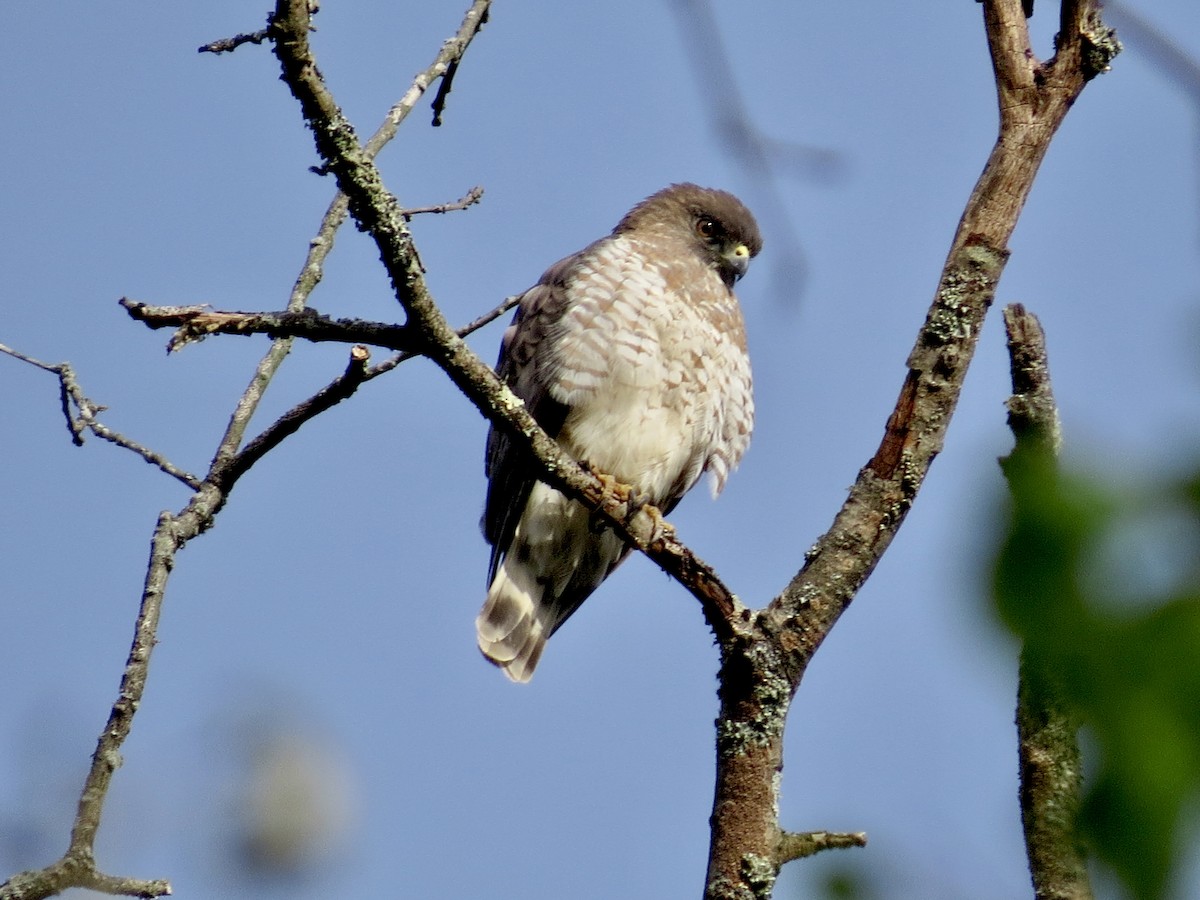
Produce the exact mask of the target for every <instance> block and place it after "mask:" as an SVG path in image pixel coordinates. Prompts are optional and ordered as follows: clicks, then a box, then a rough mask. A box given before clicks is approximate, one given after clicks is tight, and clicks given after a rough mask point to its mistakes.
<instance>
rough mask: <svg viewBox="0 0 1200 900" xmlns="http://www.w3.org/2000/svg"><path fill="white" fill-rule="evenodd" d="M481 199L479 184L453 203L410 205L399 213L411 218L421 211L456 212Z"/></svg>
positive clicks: (481, 189) (481, 190)
mask: <svg viewBox="0 0 1200 900" xmlns="http://www.w3.org/2000/svg"><path fill="white" fill-rule="evenodd" d="M482 199H483V188H481V187H480V186H479V185H476V186H475V187H473V188H471V189H470V190H469V191H467V192H466V194H464V195H463V196H462V197H460V198H459V199H458V200H455V201H454V202H453V203H441V204H438V205H437V206H410V207H408V208H407V209H403V210H401V215H403V216H404V218H406V219H411V218H412V217H413V216H418V215H421V214H423V213H448V212H457V211H458V210H460V209H466V208H467V207H468V206H474V205H475V204H476V203H478V202H479V201H480V200H482Z"/></svg>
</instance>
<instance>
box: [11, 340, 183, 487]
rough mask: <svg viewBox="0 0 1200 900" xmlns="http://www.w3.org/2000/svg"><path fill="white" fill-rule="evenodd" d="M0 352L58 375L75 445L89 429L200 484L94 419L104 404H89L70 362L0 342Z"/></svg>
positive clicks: (163, 467)
mask: <svg viewBox="0 0 1200 900" xmlns="http://www.w3.org/2000/svg"><path fill="white" fill-rule="evenodd" d="M0 353H7V354H8V355H9V356H12V357H14V358H15V359H19V360H21V361H22V362H27V363H29V364H30V365H31V366H36V367H37V368H39V369H41V370H43V371H45V372H50V373H52V374H54V375H57V376H58V384H59V398H60V402H61V404H62V411H63V416H64V417H65V418H66V420H67V430H68V431H70V432H71V442H72V443H74V444H75V446H77V447H82V446H83V434H84V431H85V430H86V431H90V432H92V434H94V435H96V437H99V438H103V439H104V440H106V441H109V442H111V443H113V444H116V445H117V446H118V447H124V448H125V449H126V450H129V451H132V452H133V453H136V454H137V455H138V456H140V457H141V458H142V459H144V460H145V461H146V462H148V463H150V464H151V465H152V466H157V467H158V468H160V469H161V470H162V471H164V472H166V473H167V474H168V475H170V476H171V477H172V478H177V479H179V480H180V481H182V482H183V483H184V484H186V485H187V486H188V487H190V488H192V489H193V490H194V489H195V488H198V487H199V486H200V479H199V478H197V477H196V476H195V475H192V474H191V473H189V472H185V471H184V470H183V469H181V468H179V467H178V466H176V465H175V464H174V463H172V462H171V461H170V460H168V459H167V458H166V457H164V456H163V455H162V454H160V453H156V452H155V451H153V450H151V449H150V448H149V447H144V446H142V445H141V444H139V443H138V442H137V441H135V440H133V439H132V438H127V437H125V435H123V434H121V433H120V432H119V431H113V430H112V429H111V428H109V427H108V426H107V425H105V424H104V423H103V422H101V421H99V420H98V419H97V418H96V414H97V413H100V412H104V410H105V409H107V407H105V406H101V405H99V404H98V403H93V402H92V401H91V400H89V399H88V397H87V395H86V394H84V393H83V388H82V387H80V385H79V380H78V379H77V378H76V376H75V370H74V369H73V368H72V367H71V364H70V363H65V362H64V363H46V362H42V361H41V360H38V359H34V358H33V357H32V356H26V355H25V354H24V353H21V352H19V351H17V350H14V349H13V348H12V347H8V346H5V345H4V344H0ZM72 409H74V410H76V411H77V413H78V415H73V414H72Z"/></svg>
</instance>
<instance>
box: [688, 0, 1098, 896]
mask: <svg viewBox="0 0 1200 900" xmlns="http://www.w3.org/2000/svg"><path fill="white" fill-rule="evenodd" d="M1063 10H1064V12H1063V15H1064V20H1065V21H1067V22H1068V23H1069V27H1064V29H1063V33H1062V34H1060V36H1059V39H1058V43H1057V54H1056V55H1055V57H1054V59H1052V60H1051V61H1050V62H1049V63H1048V64H1046V65H1042V64H1040V63H1039V62H1038V60H1037V58H1036V57H1035V56H1034V55H1033V53H1032V50H1031V48H1030V46H1029V33H1028V29H1027V28H1026V24H1025V16H1024V13H1023V11H1022V8H1021V4H1020V2H1019V0H986V2H985V4H984V23H985V28H986V31H987V37H988V46H989V48H990V51H991V56H992V63H993V68H994V71H995V76H996V91H997V97H998V100H999V107H1000V131H999V136H998V137H997V140H996V144H995V147H994V148H993V150H992V153H991V156H990V157H989V159H988V162H987V165H986V167H985V168H984V171H983V173H982V175H981V176H980V178H979V181H978V183H977V184H976V186H975V189H974V191H973V192H972V194H971V197H970V199H969V200H968V202H967V205H966V208H965V209H964V212H963V215H962V219H961V220H960V222H959V226H958V229H957V231H956V233H955V235H954V239H953V241H952V243H951V246H950V252H949V254H948V256H947V260H946V263H945V266H944V268H943V271H942V275H941V278H940V280H939V284H938V289H937V291H936V293H935V294H934V299H933V304H932V306H931V307H930V309H929V312H928V314H927V316H926V319H925V324H924V325H923V326H922V328H921V329H920V331H919V332H918V335H917V340H916V343H915V345H914V347H913V350H912V353H911V354H910V355H909V358H908V370H909V371H908V374H907V376H906V378H905V380H904V384H903V386H902V387H901V390H900V396H899V399H898V400H897V402H896V406H895V409H894V410H893V411H892V413H891V415H890V416H889V418H888V421H887V424H886V426H885V428H884V435H883V439H882V441H881V442H880V445H879V448H878V450H877V451H876V452H875V455H874V456H873V457H872V458H871V459H870V460H869V461H868V462H867V464H866V465H865V466H864V467H863V469H862V470H861V472H860V473H859V476H858V479H857V480H856V482H855V484H854V486H853V487H852V488H851V490H850V495H849V497H848V498H847V500H846V502H845V504H844V505H843V506H842V508H841V510H840V511H839V512H838V514H837V515H836V517H835V518H834V521H833V525H832V527H831V528H830V529H829V530H828V531H827V532H826V533H825V534H824V535H823V536H822V537H821V538H819V539H818V540H817V542H816V543H815V544H814V545H813V547H812V549H811V550H809V552H808V553H807V554H806V557H805V564H804V566H803V568H801V570H800V571H799V572H798V573H797V574H796V576H795V577H794V578H793V579H792V581H791V582H790V583H789V584H788V586H787V588H786V589H785V590H784V591H783V593H781V594H780V595H779V596H778V597H776V598H775V599H774V600H773V601H772V602H771V604H770V605H769V606H768V607H767V608H766V609H765V610H762V611H761V612H759V613H758V614H756V616H755V617H754V620H753V627H752V628H751V629H750V632H751V633H750V635H749V636H747V637H746V638H744V639H740V640H738V641H736V642H727V643H724V644H723V645H722V666H721V691H720V695H721V713H720V718H719V719H718V739H717V789H716V796H715V799H714V805H713V818H712V827H713V839H712V847H711V851H710V857H709V871H708V890H707V895H706V896H707V897H708V898H709V900H719V898H735V897H736V898H741V897H747V896H755V897H758V896H766V895H767V894H768V893H769V888H768V889H766V890H764V889H763V888H762V887H761V884H762V880H761V879H759V881H758V882H757V883H755V882H752V881H751V880H749V879H747V878H746V877H745V876H744V870H745V865H746V861H747V860H748V859H756V860H761V859H770V858H771V854H772V853H773V852H774V848H776V847H777V846H778V845H779V840H780V837H779V835H780V830H779V825H778V821H777V813H776V810H777V808H778V789H777V784H778V779H777V777H776V776H777V773H778V772H779V770H780V769H781V768H782V765H783V730H784V723H785V721H786V716H787V710H788V705H789V703H790V700H791V697H792V696H793V695H794V693H795V691H796V689H797V688H798V687H799V685H800V681H801V679H802V678H803V675H804V671H805V669H806V668H807V666H808V663H809V661H810V660H811V659H812V656H813V654H814V653H815V652H816V650H817V648H818V647H819V646H820V645H821V642H822V641H823V640H824V639H825V637H826V636H827V635H828V634H829V631H830V630H831V629H832V627H833V626H834V624H835V623H836V622H837V620H838V618H839V617H840V616H841V614H842V613H843V612H844V611H845V610H846V608H847V607H848V606H849V605H850V603H851V602H852V601H853V599H854V597H855V596H856V594H857V592H858V590H859V588H860V587H861V586H862V584H863V582H864V581H865V580H866V579H867V578H868V577H869V576H870V574H871V572H872V571H874V569H875V566H876V565H877V564H878V562H879V560H880V558H881V557H882V555H883V553H884V552H885V551H886V550H887V548H888V546H889V545H890V544H891V541H892V539H893V538H894V536H895V534H896V532H897V530H898V529H899V528H900V526H901V525H902V524H903V522H904V519H905V517H906V516H907V514H908V511H909V509H910V508H911V506H912V503H913V501H914V499H915V498H916V494H917V492H918V491H919V489H920V487H921V484H922V483H923V481H924V479H925V476H926V474H927V473H928V471H929V467H930V465H932V463H933V460H934V458H935V457H936V456H937V454H938V453H939V452H940V450H941V448H942V444H943V441H944V439H945V434H946V430H947V428H948V427H949V424H950V420H951V418H952V416H953V414H954V410H955V407H956V405H957V403H958V398H959V395H960V392H961V390H962V385H963V381H964V379H965V377H966V372H967V367H968V365H969V364H970V361H971V358H972V356H973V354H974V351H975V345H976V341H977V340H978V336H979V332H980V328H981V326H982V324H983V320H984V317H985V315H986V313H987V310H988V308H989V306H990V305H991V303H992V300H993V297H994V296H995V291H996V285H997V283H998V281H999V279H1000V275H1001V273H1002V271H1003V269H1004V265H1005V262H1006V261H1007V258H1008V239H1009V237H1010V236H1011V234H1012V232H1013V229H1014V228H1015V226H1016V223H1017V219H1018V217H1019V215H1020V212H1021V209H1022V207H1023V206H1024V203H1025V200H1026V198H1027V197H1028V195H1029V191H1030V189H1031V188H1032V186H1033V181H1034V177H1035V176H1036V174H1037V171H1038V167H1039V166H1040V164H1041V161H1042V159H1043V158H1044V156H1045V154H1046V150H1047V148H1048V147H1049V145H1050V141H1051V139H1052V138H1053V136H1054V134H1055V132H1056V131H1057V129H1058V127H1059V125H1060V124H1061V123H1062V120H1063V118H1064V117H1065V115H1066V113H1067V111H1068V110H1069V109H1070V107H1071V105H1072V104H1073V103H1074V102H1075V100H1076V98H1077V97H1078V96H1079V94H1080V92H1081V91H1082V90H1083V87H1084V85H1086V83H1087V82H1088V81H1089V80H1090V79H1091V78H1093V77H1094V76H1095V75H1096V74H1097V73H1098V72H1101V71H1104V69H1105V68H1106V67H1107V62H1108V60H1111V58H1112V54H1115V53H1116V52H1117V50H1118V49H1119V45H1118V44H1117V43H1116V41H1115V39H1114V37H1113V35H1112V33H1111V31H1109V30H1108V29H1105V28H1104V27H1103V24H1102V23H1101V22H1100V20H1099V14H1098V12H1097V9H1096V4H1095V2H1091V0H1078V2H1072V0H1067V2H1065V3H1064V7H1063ZM1105 54H1107V58H1105ZM1101 62H1103V64H1102V65H1100V64H1099V63H1101ZM777 870H778V869H777V868H776V870H775V871H777ZM771 882H772V883H773V878H772V879H771ZM747 892H749V893H747Z"/></svg>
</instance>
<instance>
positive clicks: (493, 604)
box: [475, 560, 551, 681]
mask: <svg viewBox="0 0 1200 900" xmlns="http://www.w3.org/2000/svg"><path fill="white" fill-rule="evenodd" d="M513 568H514V571H513V572H510V571H509V566H508V560H505V561H504V562H502V563H501V564H500V567H499V568H498V569H497V570H496V577H495V578H493V579H492V585H491V587H489V588H488V595H487V602H485V603H484V604H483V609H482V610H480V612H479V616H478V617H477V618H476V619H475V632H476V635H477V637H478V640H479V649H480V650H481V651H483V655H484V656H486V657H487V658H488V659H489V660H490V661H491V662H493V663H495V664H496V665H497V666H499V667H500V668H501V669H503V670H504V674H505V675H507V676H508V677H509V678H510V679H512V680H513V681H528V680H529V679H530V678H532V677H533V670H534V669H535V668H537V664H538V660H539V659H541V658H542V650H543V649H545V647H546V639H547V638H548V637H549V636H550V630H551V623H549V622H547V621H543V619H544V617H545V615H546V611H545V609H544V608H543V606H542V604H541V603H540V602H539V601H540V599H541V594H542V591H543V590H544V588H543V587H542V585H540V584H538V583H537V579H536V578H534V577H532V576H531V573H530V572H529V570H528V568H526V567H523V566H520V565H517V566H514V567H513Z"/></svg>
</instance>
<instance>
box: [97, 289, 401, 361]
mask: <svg viewBox="0 0 1200 900" xmlns="http://www.w3.org/2000/svg"><path fill="white" fill-rule="evenodd" d="M120 304H121V306H123V307H124V308H125V310H126V311H127V312H128V313H129V316H130V318H132V319H135V320H136V321H138V322H144V323H145V324H146V325H148V326H149V327H151V328H172V327H174V328H177V329H178V330H177V331H176V332H175V334H174V336H173V337H172V338H171V340H170V341H169V342H168V343H167V351H168V352H172V351H175V350H179V349H180V348H182V347H184V346H186V345H187V344H189V343H191V342H193V341H197V340H202V339H203V338H205V337H207V336H208V335H210V334H240V335H252V334H266V335H270V336H271V337H289V338H290V337H301V338H304V339H306V340H309V341H336V342H340V343H346V344H373V345H375V346H376V347H386V348H388V349H389V350H413V349H415V348H416V347H417V346H418V344H417V341H416V336H415V335H414V334H413V332H412V330H411V329H410V328H409V327H408V326H406V325H388V324H386V323H383V322H367V321H364V320H363V319H331V318H329V317H328V316H323V315H321V314H320V313H319V312H317V311H316V310H315V309H302V310H300V311H299V312H288V311H284V312H257V313H250V312H222V311H219V310H214V309H210V308H209V307H207V306H151V305H149V304H147V303H140V302H138V301H137V300H130V299H129V298H128V297H122V298H121V300H120Z"/></svg>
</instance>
